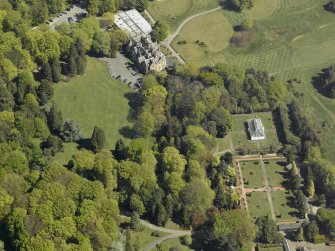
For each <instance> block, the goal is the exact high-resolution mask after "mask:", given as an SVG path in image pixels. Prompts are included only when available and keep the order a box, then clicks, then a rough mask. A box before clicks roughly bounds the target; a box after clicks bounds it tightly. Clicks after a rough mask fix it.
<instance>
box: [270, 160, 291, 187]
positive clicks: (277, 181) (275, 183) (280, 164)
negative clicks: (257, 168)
mask: <svg viewBox="0 0 335 251" xmlns="http://www.w3.org/2000/svg"><path fill="white" fill-rule="evenodd" d="M285 165H286V163H285V162H284V161H273V160H272V161H269V164H266V163H265V167H266V173H267V175H268V180H269V184H270V186H272V187H282V186H283V185H284V181H285V175H286V174H287V171H286V167H285Z"/></svg>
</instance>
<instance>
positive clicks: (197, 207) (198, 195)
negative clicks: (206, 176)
mask: <svg viewBox="0 0 335 251" xmlns="http://www.w3.org/2000/svg"><path fill="white" fill-rule="evenodd" d="M214 196H215V193H214V191H213V190H212V189H211V188H210V187H209V185H208V183H206V182H205V181H204V180H200V179H196V180H193V181H191V182H190V183H188V184H186V186H185V187H184V188H183V189H182V190H181V191H180V193H179V197H180V200H181V202H182V204H183V207H184V212H185V211H187V213H188V214H189V215H190V216H192V215H193V214H196V213H200V212H205V210H206V209H207V208H209V207H210V206H211V205H212V203H213V199H214ZM184 221H185V223H186V224H190V223H191V222H190V221H191V219H190V218H188V217H187V218H186V219H184Z"/></svg>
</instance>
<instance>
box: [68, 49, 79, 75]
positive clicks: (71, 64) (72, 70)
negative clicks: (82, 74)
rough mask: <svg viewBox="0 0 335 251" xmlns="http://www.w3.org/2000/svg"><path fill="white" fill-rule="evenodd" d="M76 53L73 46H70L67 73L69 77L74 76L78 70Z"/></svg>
mask: <svg viewBox="0 0 335 251" xmlns="http://www.w3.org/2000/svg"><path fill="white" fill-rule="evenodd" d="M77 57H78V54H77V52H76V49H75V47H74V46H73V47H72V46H71V52H70V57H69V61H68V74H69V76H70V77H74V76H76V75H77V73H78V70H77V61H76V59H77Z"/></svg>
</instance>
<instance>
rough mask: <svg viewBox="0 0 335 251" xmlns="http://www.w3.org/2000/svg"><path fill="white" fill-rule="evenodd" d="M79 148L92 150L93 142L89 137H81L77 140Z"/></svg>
mask: <svg viewBox="0 0 335 251" xmlns="http://www.w3.org/2000/svg"><path fill="white" fill-rule="evenodd" d="M77 144H78V146H77V149H79V150H80V149H86V150H92V143H91V139H89V138H87V139H80V140H78V141H77Z"/></svg>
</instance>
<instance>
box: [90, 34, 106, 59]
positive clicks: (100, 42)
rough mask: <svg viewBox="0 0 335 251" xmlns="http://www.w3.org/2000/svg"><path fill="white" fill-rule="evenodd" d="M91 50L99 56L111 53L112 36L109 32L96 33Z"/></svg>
mask: <svg viewBox="0 0 335 251" xmlns="http://www.w3.org/2000/svg"><path fill="white" fill-rule="evenodd" d="M91 50H92V52H94V53H96V54H97V55H99V56H109V55H110V36H109V34H108V32H106V31H97V32H96V33H94V36H93V41H92V46H91Z"/></svg>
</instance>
